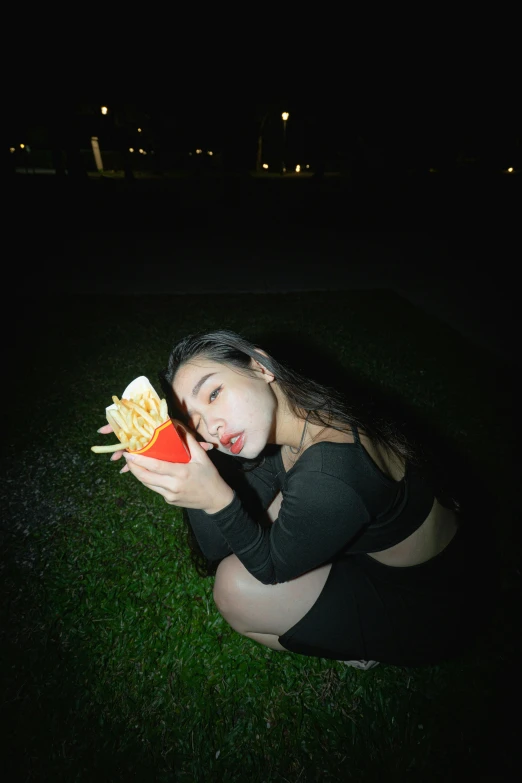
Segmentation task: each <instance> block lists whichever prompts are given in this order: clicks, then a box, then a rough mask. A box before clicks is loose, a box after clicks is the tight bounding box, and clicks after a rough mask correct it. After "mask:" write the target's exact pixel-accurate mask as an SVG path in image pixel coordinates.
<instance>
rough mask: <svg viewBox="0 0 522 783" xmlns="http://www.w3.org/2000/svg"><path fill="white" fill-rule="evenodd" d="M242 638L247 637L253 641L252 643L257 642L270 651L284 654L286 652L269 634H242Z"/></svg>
mask: <svg viewBox="0 0 522 783" xmlns="http://www.w3.org/2000/svg"><path fill="white" fill-rule="evenodd" d="M242 636H248V638H249V639H253V640H254V642H259V644H263V645H264V646H265V647H270V648H271V649H272V650H283V651H284V652H288V650H287V649H286V647H283V645H282V644H279V641H278V638H277V636H274V635H273V634H271V633H245V634H242Z"/></svg>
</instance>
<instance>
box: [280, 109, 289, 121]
mask: <svg viewBox="0 0 522 783" xmlns="http://www.w3.org/2000/svg"><path fill="white" fill-rule="evenodd" d="M289 117H290V115H289V114H288V112H287V111H284V112H283V113H282V115H281V119H282V120H283V122H286V121H287V119H288V118H289Z"/></svg>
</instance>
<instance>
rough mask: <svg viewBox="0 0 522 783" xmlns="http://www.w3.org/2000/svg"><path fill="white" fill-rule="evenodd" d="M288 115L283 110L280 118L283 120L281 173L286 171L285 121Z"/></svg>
mask: <svg viewBox="0 0 522 783" xmlns="http://www.w3.org/2000/svg"><path fill="white" fill-rule="evenodd" d="M289 117H290V115H289V114H288V112H287V111H284V112H283V113H282V114H281V119H282V120H283V160H282V166H281V174H284V173H285V171H286V168H285V157H286V121H287V120H288V118H289Z"/></svg>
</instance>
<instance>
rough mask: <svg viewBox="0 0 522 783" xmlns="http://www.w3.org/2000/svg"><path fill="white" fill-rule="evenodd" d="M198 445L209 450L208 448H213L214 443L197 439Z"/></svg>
mask: <svg viewBox="0 0 522 783" xmlns="http://www.w3.org/2000/svg"><path fill="white" fill-rule="evenodd" d="M198 443H199V445H200V446H201V448H202V449H204V451H210V449H213V448H214V445H213V444H212V443H206V442H205V441H204V440H200V441H198Z"/></svg>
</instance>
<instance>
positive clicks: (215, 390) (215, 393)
mask: <svg viewBox="0 0 522 783" xmlns="http://www.w3.org/2000/svg"><path fill="white" fill-rule="evenodd" d="M222 388H223V386H222V385H221V386H218V388H217V389H214V391H212V392H210V394H209V397H208V401H209V402H214V400H215V399H216V397H217V395H218V394H219V392H220V391H221V389H222ZM214 395H215V396H214ZM200 424H201V419H200V420H199V422H198V426H197V427H195V430H196V432H198V430H199V425H200Z"/></svg>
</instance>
